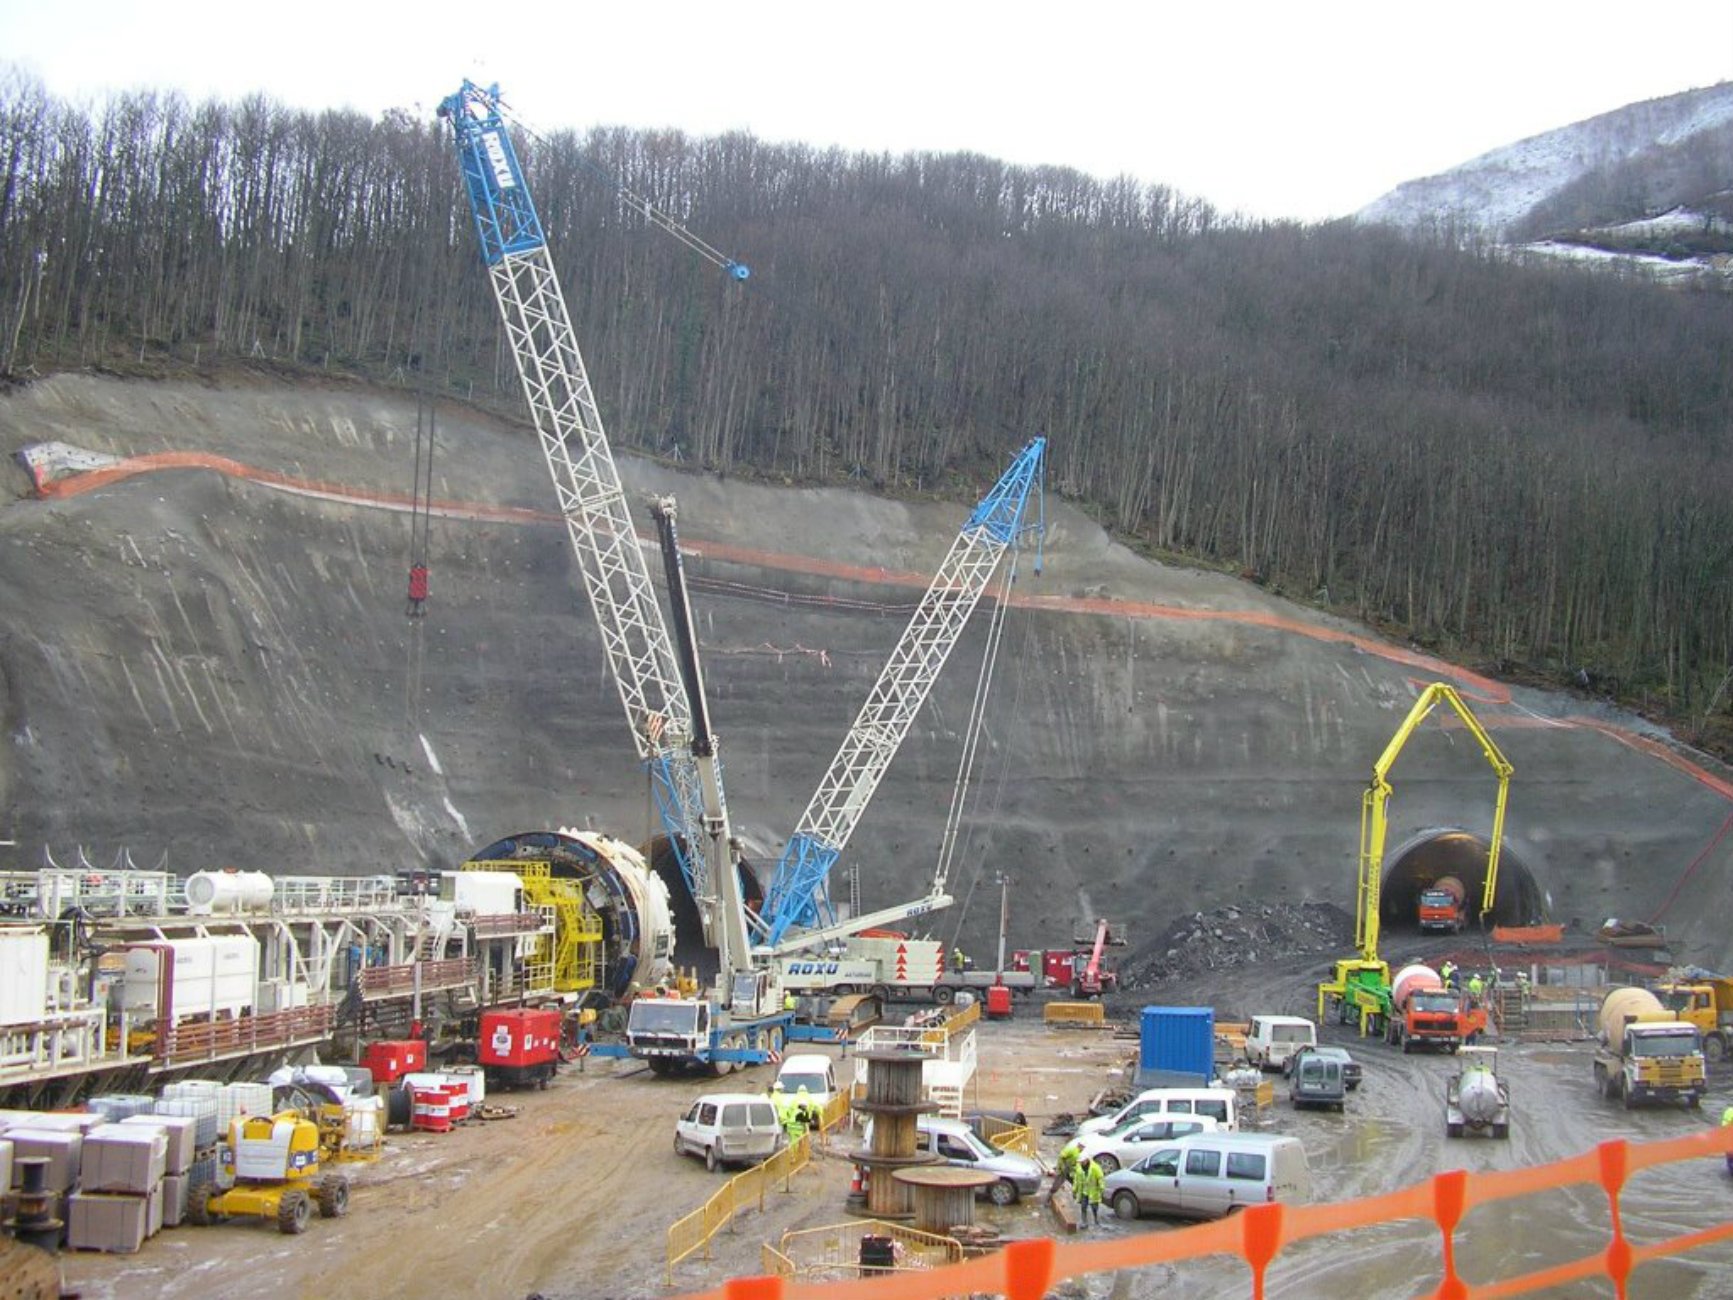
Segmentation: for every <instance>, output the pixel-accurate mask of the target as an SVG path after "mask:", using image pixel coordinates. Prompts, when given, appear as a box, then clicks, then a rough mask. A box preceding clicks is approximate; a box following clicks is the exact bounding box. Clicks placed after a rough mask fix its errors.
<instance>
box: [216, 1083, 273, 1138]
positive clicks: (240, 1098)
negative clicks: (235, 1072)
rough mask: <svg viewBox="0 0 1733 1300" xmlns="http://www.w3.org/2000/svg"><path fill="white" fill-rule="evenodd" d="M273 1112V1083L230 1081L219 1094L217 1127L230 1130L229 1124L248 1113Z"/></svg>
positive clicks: (221, 1129)
mask: <svg viewBox="0 0 1733 1300" xmlns="http://www.w3.org/2000/svg"><path fill="white" fill-rule="evenodd" d="M270 1113H271V1085H270V1084H268V1083H229V1084H224V1085H223V1090H222V1091H221V1092H220V1093H218V1094H217V1127H218V1129H219V1130H220V1131H222V1132H223V1133H228V1132H229V1125H230V1124H231V1123H232V1122H233V1121H234V1120H236V1119H241V1118H243V1117H245V1116H248V1115H269V1114H270Z"/></svg>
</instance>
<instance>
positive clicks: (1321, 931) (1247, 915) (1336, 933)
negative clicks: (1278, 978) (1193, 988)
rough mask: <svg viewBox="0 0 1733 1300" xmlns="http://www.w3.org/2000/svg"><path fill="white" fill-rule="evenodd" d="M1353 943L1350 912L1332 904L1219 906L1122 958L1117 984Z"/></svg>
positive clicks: (1342, 948) (1136, 984)
mask: <svg viewBox="0 0 1733 1300" xmlns="http://www.w3.org/2000/svg"><path fill="white" fill-rule="evenodd" d="M1353 943H1354V918H1353V916H1352V915H1351V914H1350V913H1348V912H1346V911H1344V910H1343V909H1342V908H1340V907H1337V906H1335V905H1334V904H1331V903H1300V904H1298V905H1293V904H1276V903H1270V904H1262V905H1259V906H1256V907H1218V908H1216V909H1215V910H1214V911H1210V912H1194V913H1192V914H1191V915H1189V916H1184V917H1181V918H1180V919H1179V920H1177V921H1175V922H1174V923H1173V924H1172V925H1170V926H1169V927H1168V928H1167V930H1166V931H1165V933H1163V935H1162V936H1161V937H1160V938H1159V939H1157V940H1156V941H1155V942H1154V943H1152V944H1149V945H1147V946H1145V947H1143V948H1141V949H1139V950H1138V951H1137V952H1136V953H1134V954H1133V955H1131V956H1129V957H1127V958H1126V959H1124V960H1123V961H1121V962H1120V963H1119V986H1120V988H1121V989H1123V990H1131V989H1146V988H1153V987H1154V986H1156V985H1158V984H1161V983H1164V982H1166V981H1171V980H1186V979H1193V978H1195V977H1197V976H1199V975H1204V974H1207V973H1209V972H1210V971H1221V970H1232V969H1234V968H1237V967H1245V966H1255V965H1257V964H1259V963H1261V962H1269V961H1271V960H1274V959H1277V958H1285V957H1296V956H1304V955H1305V954H1308V953H1314V952H1315V953H1327V954H1330V955H1332V956H1337V955H1342V954H1344V953H1346V952H1347V950H1348V949H1349V948H1351V947H1352V946H1353Z"/></svg>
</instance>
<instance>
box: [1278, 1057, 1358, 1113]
mask: <svg viewBox="0 0 1733 1300" xmlns="http://www.w3.org/2000/svg"><path fill="white" fill-rule="evenodd" d="M1282 1073H1283V1074H1285V1075H1287V1076H1288V1100H1289V1101H1291V1102H1293V1103H1294V1106H1295V1107H1296V1108H1298V1107H1301V1106H1324V1107H1334V1108H1335V1110H1336V1111H1337V1112H1338V1113H1340V1112H1342V1111H1344V1110H1346V1109H1347V1108H1348V1100H1347V1099H1348V1081H1347V1079H1346V1077H1345V1076H1344V1074H1343V1070H1342V1060H1341V1058H1340V1057H1339V1056H1335V1055H1331V1054H1328V1053H1325V1052H1320V1051H1317V1050H1315V1049H1314V1048H1310V1047H1304V1048H1301V1049H1300V1050H1299V1051H1297V1052H1295V1053H1294V1054H1293V1055H1292V1056H1290V1057H1289V1058H1288V1060H1287V1063H1286V1064H1285V1065H1284V1066H1283V1068H1282Z"/></svg>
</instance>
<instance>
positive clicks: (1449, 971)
mask: <svg viewBox="0 0 1733 1300" xmlns="http://www.w3.org/2000/svg"><path fill="white" fill-rule="evenodd" d="M1438 976H1439V978H1440V979H1442V980H1443V981H1444V987H1445V988H1447V989H1453V988H1455V987H1456V963H1455V962H1453V961H1447V962H1445V963H1444V965H1442V966H1440V967H1439V968H1438Z"/></svg>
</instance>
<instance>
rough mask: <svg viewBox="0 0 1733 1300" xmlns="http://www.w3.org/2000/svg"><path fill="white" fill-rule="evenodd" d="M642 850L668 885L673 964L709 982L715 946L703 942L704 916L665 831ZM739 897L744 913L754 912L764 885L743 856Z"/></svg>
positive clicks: (760, 904)
mask: <svg viewBox="0 0 1733 1300" xmlns="http://www.w3.org/2000/svg"><path fill="white" fill-rule="evenodd" d="M643 852H644V856H645V857H646V858H648V859H649V862H650V869H651V870H652V871H654V872H655V873H656V875H657V876H658V877H660V878H661V880H662V882H663V883H664V884H665V885H667V887H668V907H669V910H670V911H671V912H672V914H673V918H674V953H673V960H674V964H675V965H676V966H678V967H679V968H680V969H681V970H688V971H691V972H692V973H693V974H694V975H695V976H696V977H697V979H698V982H699V984H700V985H706V984H709V983H710V982H711V981H713V980H714V979H715V978H716V972H717V970H718V969H719V968H720V967H721V964H722V963H721V959H720V958H718V957H717V955H716V949H714V948H711V947H707V946H706V945H705V943H704V920H703V917H701V916H700V915H699V912H698V902H697V900H696V899H694V898H693V897H692V891H691V889H690V888H688V886H687V884H686V877H685V874H684V873H683V872H682V871H681V870H680V859H679V856H678V855H677V854H676V853H675V852H674V843H673V841H672V840H670V839H669V838H668V837H667V836H666V835H661V834H658V835H652V836H651V837H650V841H649V843H648V844H646V845H645V846H644V850H643ZM740 897H741V900H742V902H744V903H745V905H746V911H747V914H748V916H752V915H756V914H757V913H758V912H759V911H760V910H761V909H762V908H763V906H764V886H763V885H762V884H760V883H759V879H758V869H757V868H756V867H754V866H753V865H752V864H751V863H750V862H748V861H747V860H746V858H745V857H742V858H741V859H740Z"/></svg>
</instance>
